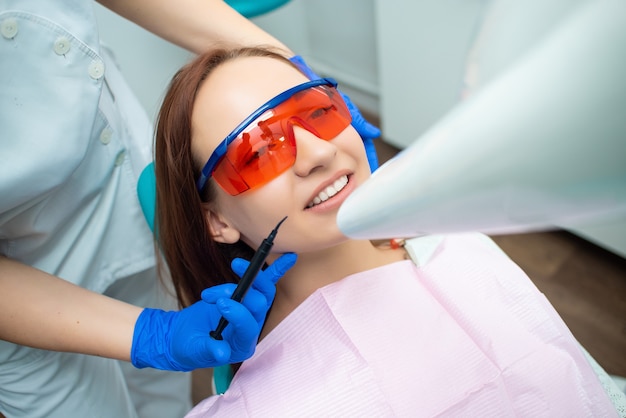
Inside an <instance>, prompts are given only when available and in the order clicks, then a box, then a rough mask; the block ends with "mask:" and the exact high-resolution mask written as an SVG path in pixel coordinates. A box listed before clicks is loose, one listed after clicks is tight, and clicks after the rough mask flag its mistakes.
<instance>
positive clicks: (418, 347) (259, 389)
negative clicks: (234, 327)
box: [188, 234, 617, 418]
mask: <svg viewBox="0 0 626 418" xmlns="http://www.w3.org/2000/svg"><path fill="white" fill-rule="evenodd" d="M199 416H207V417H209V416H210V417H214V416H258V417H276V416H290V417H303V416H310V417H319V416H337V417H346V416H359V417H363V416H406V417H433V416H446V417H448V416H449V417H506V416H515V417H533V418H535V417H555V416H562V417H612V416H617V414H616V412H615V409H614V407H613V406H612V404H611V403H610V401H609V399H608V397H607V395H606V393H605V392H604V390H603V389H602V386H601V385H600V383H599V381H598V378H597V376H596V374H595V373H594V372H593V370H592V368H591V367H590V366H589V364H588V362H587V360H586V359H585V357H584V355H583V354H582V352H581V350H580V348H579V346H578V344H577V342H576V341H575V339H574V337H573V336H572V335H571V333H570V331H569V330H568V329H567V327H566V326H565V324H564V323H563V321H562V320H561V319H560V317H559V316H558V314H557V313H556V312H555V311H554V309H553V308H552V306H551V305H550V304H549V303H548V301H547V300H546V299H545V297H544V296H543V295H542V294H541V293H540V292H539V291H538V290H537V289H536V288H535V286H534V285H533V283H532V282H531V281H530V280H529V279H528V278H527V276H526V275H525V274H524V273H523V272H522V271H521V270H520V269H519V268H518V267H517V266H516V265H515V264H514V263H512V262H511V261H510V260H509V259H508V258H507V257H506V256H504V255H503V254H502V253H501V252H499V250H498V249H497V248H492V247H490V246H489V245H487V244H486V243H485V241H484V239H483V238H479V237H478V236H477V235H475V234H467V235H454V236H449V237H447V238H445V239H444V240H443V241H442V242H441V243H440V244H439V245H438V247H437V248H436V250H435V251H434V253H433V254H432V257H430V259H429V260H428V262H427V263H426V264H425V265H424V266H422V267H416V265H415V264H414V263H413V262H411V261H403V262H398V263H394V264H390V265H387V266H384V267H380V268H377V269H374V270H370V271H366V272H363V273H359V274H355V275H352V276H349V277H346V278H345V279H343V280H341V281H339V282H337V283H333V284H331V285H329V286H326V287H324V288H321V289H319V290H317V291H316V292H315V293H313V294H312V295H311V296H310V297H309V298H308V299H307V300H306V301H304V302H303V303H302V304H301V305H300V306H299V307H298V308H297V309H296V310H295V311H294V312H292V313H291V314H290V315H289V316H288V317H287V318H286V319H285V320H284V321H283V322H281V323H280V324H279V326H278V327H276V328H275V329H274V330H273V331H272V332H271V333H270V334H269V335H268V336H267V337H266V338H265V339H264V340H263V341H261V342H260V343H259V345H258V347H257V350H256V353H255V354H254V356H253V357H252V358H251V359H250V360H248V361H246V362H245V363H244V364H243V365H242V367H241V368H240V370H239V371H238V372H237V374H236V375H235V378H234V379H233V381H232V383H231V386H230V388H229V389H228V390H227V391H226V393H225V394H224V395H220V396H213V397H211V398H208V399H206V400H204V401H202V402H201V403H200V404H199V405H197V406H196V407H195V408H194V409H193V410H192V411H191V412H190V413H189V414H188V417H199Z"/></svg>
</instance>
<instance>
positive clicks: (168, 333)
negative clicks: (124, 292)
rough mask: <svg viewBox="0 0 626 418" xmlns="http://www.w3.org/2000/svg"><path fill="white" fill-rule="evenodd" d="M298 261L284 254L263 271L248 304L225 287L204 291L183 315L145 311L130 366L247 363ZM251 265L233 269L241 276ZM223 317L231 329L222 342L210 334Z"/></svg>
mask: <svg viewBox="0 0 626 418" xmlns="http://www.w3.org/2000/svg"><path fill="white" fill-rule="evenodd" d="M296 259H297V256H296V255H295V254H293V253H287V254H284V255H282V256H281V257H280V258H278V259H277V260H276V261H275V262H274V263H272V265H270V266H269V267H268V268H267V269H265V270H263V271H261V272H259V274H258V275H257V277H256V279H255V280H254V282H253V284H252V287H251V289H250V290H249V291H248V293H247V294H246V296H245V297H244V299H243V301H242V302H243V303H238V302H235V301H233V300H232V299H230V297H231V296H232V293H233V291H234V290H235V287H236V285H234V284H223V285H219V286H214V287H211V288H209V289H206V290H204V291H203V292H202V300H201V301H198V302H196V303H194V304H193V305H191V306H189V307H187V308H185V309H182V310H180V311H172V312H165V311H162V310H160V309H150V308H146V309H144V310H143V311H142V312H141V314H140V315H139V318H138V319H137V322H136V323H135V331H134V334H133V345H132V348H131V362H132V363H133V365H134V366H135V367H137V368H143V367H153V368H156V369H161V370H174V371H190V370H194V369H198V368H207V367H217V366H221V365H224V364H231V363H238V362H241V361H243V360H246V359H247V358H249V357H250V356H252V354H253V353H254V349H255V347H256V343H257V340H258V337H259V333H260V332H261V328H262V326H263V323H264V321H265V316H266V315H267V311H268V309H269V308H270V306H271V305H272V302H273V301H274V296H275V295H276V282H277V281H278V279H280V278H281V277H282V276H283V275H284V274H285V273H286V272H287V270H289V269H290V268H291V267H292V266H293V265H294V264H295V262H296ZM247 265H248V262H247V261H245V260H242V259H235V260H233V264H232V268H233V271H235V273H237V274H238V275H239V276H241V275H243V272H244V271H245V269H246V267H247ZM222 316H224V318H226V319H227V320H228V322H229V324H228V326H227V327H226V328H225V329H224V332H223V334H222V335H223V337H224V339H223V340H221V341H219V340H215V339H213V338H211V337H210V336H209V333H210V332H211V331H212V330H214V329H215V328H216V327H217V324H218V322H219V320H220V318H221V317H222Z"/></svg>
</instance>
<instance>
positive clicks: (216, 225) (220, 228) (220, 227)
mask: <svg viewBox="0 0 626 418" xmlns="http://www.w3.org/2000/svg"><path fill="white" fill-rule="evenodd" d="M206 217H207V221H208V224H209V231H210V232H211V236H212V237H213V239H214V240H215V241H217V242H221V243H222V244H234V243H236V242H237V241H239V238H240V236H241V234H240V233H239V230H238V229H236V228H235V227H233V226H232V224H231V223H230V221H229V220H228V219H226V218H224V217H223V216H222V215H221V214H219V213H216V212H214V211H212V210H208V211H207V212H206Z"/></svg>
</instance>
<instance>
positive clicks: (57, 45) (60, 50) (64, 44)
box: [54, 36, 70, 55]
mask: <svg viewBox="0 0 626 418" xmlns="http://www.w3.org/2000/svg"><path fill="white" fill-rule="evenodd" d="M69 50H70V41H69V39H67V38H66V37H65V36H59V37H58V38H57V40H56V41H54V52H56V54H57V55H65V54H67V52H68V51H69Z"/></svg>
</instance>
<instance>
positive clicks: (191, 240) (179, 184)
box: [155, 47, 296, 307]
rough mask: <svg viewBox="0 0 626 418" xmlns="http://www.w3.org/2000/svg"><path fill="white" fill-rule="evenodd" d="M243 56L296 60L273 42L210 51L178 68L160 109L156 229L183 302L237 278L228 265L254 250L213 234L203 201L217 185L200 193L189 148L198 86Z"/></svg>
mask: <svg viewBox="0 0 626 418" xmlns="http://www.w3.org/2000/svg"><path fill="white" fill-rule="evenodd" d="M239 57H269V58H274V59H277V60H281V61H284V62H286V63H287V64H289V65H292V64H291V62H290V61H289V60H288V59H287V58H285V57H284V56H283V55H281V54H279V53H277V52H274V51H272V50H271V49H270V48H261V47H256V48H252V47H247V48H237V49H217V50H212V51H208V52H206V53H204V54H202V55H200V56H198V57H197V58H196V59H194V60H193V61H191V62H190V63H189V64H187V65H186V66H184V67H183V68H182V69H181V70H180V71H178V72H177V73H176V75H175V76H174V77H173V79H172V81H171V83H170V86H169V88H168V90H167V92H166V95H165V98H164V100H163V104H162V106H161V109H160V111H159V115H158V122H157V129H156V140H155V142H156V143H155V171H156V187H157V192H156V196H157V198H156V200H157V203H156V226H155V235H156V239H157V246H158V248H159V250H160V251H161V252H162V256H163V257H164V258H165V264H166V266H167V268H168V269H169V273H170V275H171V279H172V282H173V284H174V289H175V290H176V296H177V298H178V301H179V304H180V305H181V306H182V307H184V306H188V305H190V304H192V303H193V302H195V301H197V300H199V299H200V294H201V292H202V291H203V290H204V289H206V288H207V287H211V286H214V285H218V284H222V283H227V282H231V283H236V282H237V281H238V279H239V278H238V277H237V276H236V275H235V274H234V273H233V272H232V270H231V268H230V263H231V261H232V259H233V258H235V257H244V258H247V259H249V258H251V257H252V255H253V250H252V249H251V248H250V247H249V246H248V245H246V244H245V243H243V242H242V241H239V242H238V243H235V244H222V243H218V242H216V241H214V240H213V239H212V237H211V234H210V232H209V226H208V222H207V217H206V214H205V209H204V208H203V201H204V202H208V203H210V202H212V201H213V200H214V198H215V187H217V186H215V184H214V182H213V181H212V180H210V181H209V182H208V185H207V187H206V191H205V193H204V196H202V197H201V196H200V194H199V193H198V190H197V189H196V179H197V178H198V176H199V174H200V169H201V167H198V166H197V164H196V163H195V162H194V158H193V156H192V152H191V136H192V130H191V115H192V110H193V105H194V102H195V99H196V94H197V92H198V90H199V88H200V86H201V85H202V83H203V81H204V80H206V79H207V78H208V77H209V76H210V74H211V72H212V71H213V70H214V69H215V68H217V67H218V66H219V65H221V64H223V63H225V62H227V61H229V60H232V59H235V58H239ZM294 68H296V67H295V66H294Z"/></svg>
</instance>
